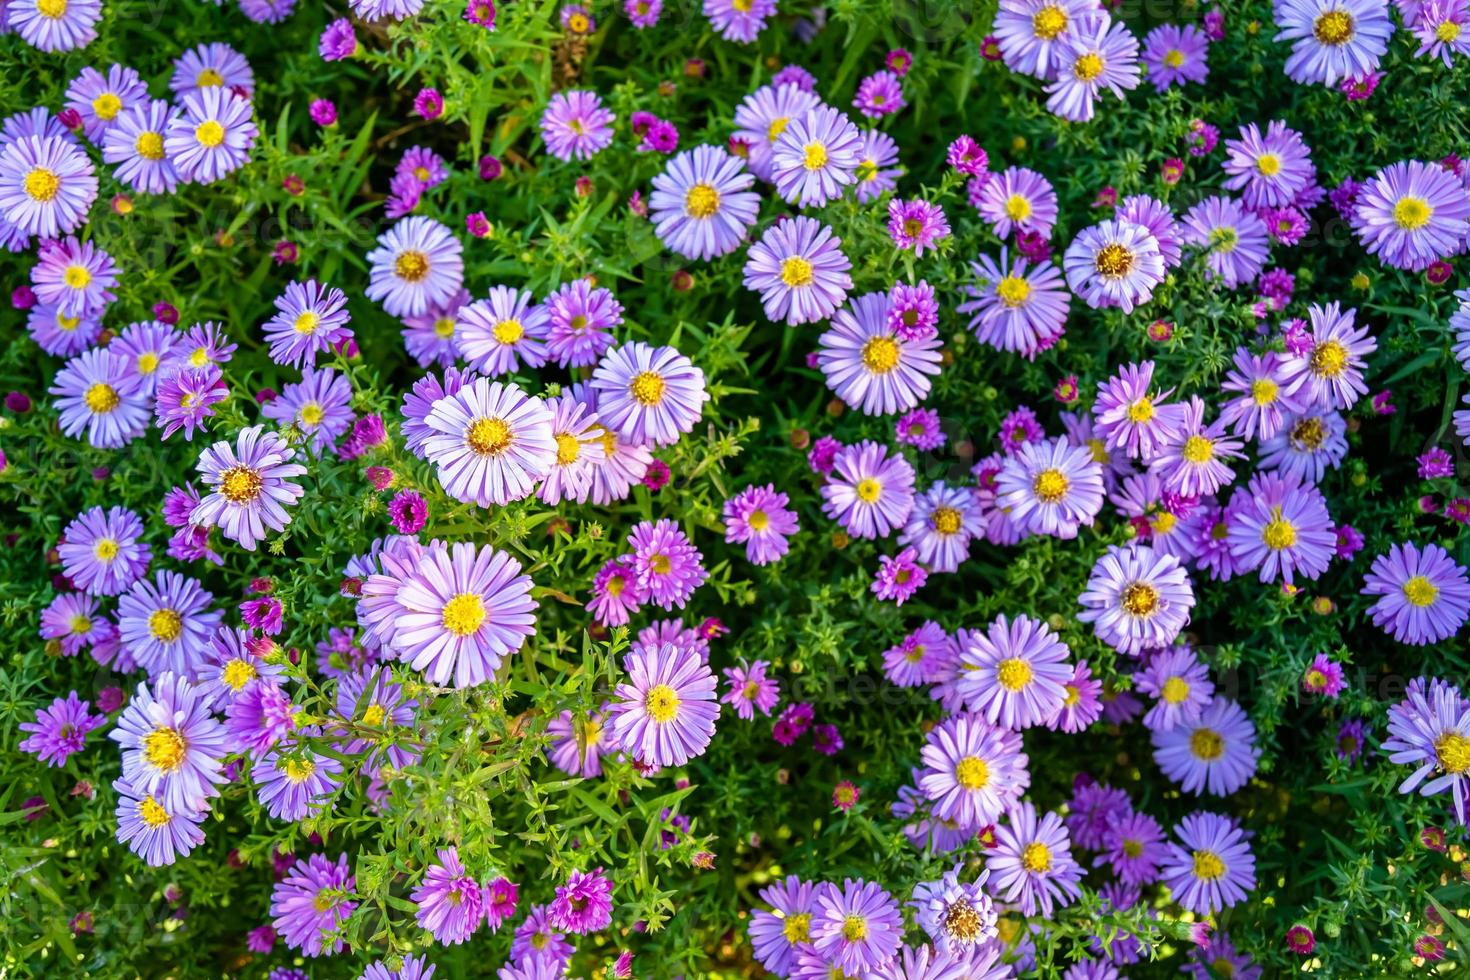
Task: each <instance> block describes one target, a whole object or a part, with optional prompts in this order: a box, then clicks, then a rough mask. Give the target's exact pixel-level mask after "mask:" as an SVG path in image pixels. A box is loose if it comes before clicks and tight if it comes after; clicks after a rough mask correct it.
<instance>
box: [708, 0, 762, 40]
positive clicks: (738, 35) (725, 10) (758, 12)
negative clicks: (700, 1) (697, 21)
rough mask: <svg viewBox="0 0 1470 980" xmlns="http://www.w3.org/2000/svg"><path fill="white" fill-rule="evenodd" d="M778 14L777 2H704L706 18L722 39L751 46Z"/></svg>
mask: <svg viewBox="0 0 1470 980" xmlns="http://www.w3.org/2000/svg"><path fill="white" fill-rule="evenodd" d="M775 12H776V0H704V16H705V17H706V18H708V19H709V26H710V27H711V28H713V29H714V30H715V31H716V32H717V33H718V34H719V35H720V37H723V38H724V39H725V40H727V41H735V42H737V43H739V44H749V43H750V42H752V41H754V40H755V39H756V37H757V36H758V35H759V34H760V32H761V31H763V30H765V27H766V18H767V17H770V16H771V15H772V14H774V13H775Z"/></svg>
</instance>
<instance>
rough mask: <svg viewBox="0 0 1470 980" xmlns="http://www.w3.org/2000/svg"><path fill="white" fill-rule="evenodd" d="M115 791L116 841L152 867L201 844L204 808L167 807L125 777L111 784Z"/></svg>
mask: <svg viewBox="0 0 1470 980" xmlns="http://www.w3.org/2000/svg"><path fill="white" fill-rule="evenodd" d="M112 788H113V790H114V791H115V792H116V793H117V809H116V811H115V812H114V815H115V817H116V818H117V842H118V843H119V844H126V845H128V850H130V851H132V852H133V853H134V854H136V855H137V856H138V857H140V858H142V859H143V862H144V863H145V864H147V865H148V866H149V867H151V868H160V867H166V866H167V865H170V864H173V863H174V862H175V861H177V860H178V859H179V858H181V857H187V856H188V855H189V852H190V851H192V850H193V849H194V848H195V847H197V846H198V845H200V844H202V843H204V831H203V830H201V829H200V827H199V824H200V823H201V822H203V820H204V814H205V812H206V811H205V810H202V809H199V808H196V807H193V806H183V807H179V806H167V807H165V805H164V804H163V803H161V802H159V800H158V798H157V797H156V796H154V795H153V794H152V793H149V792H146V791H144V790H142V789H139V788H137V787H136V786H135V785H134V784H133V783H131V782H129V781H128V780H127V779H115V780H113V783H112Z"/></svg>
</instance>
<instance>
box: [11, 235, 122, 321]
mask: <svg viewBox="0 0 1470 980" xmlns="http://www.w3.org/2000/svg"><path fill="white" fill-rule="evenodd" d="M31 285H32V286H34V287H35V293H36V298H37V299H38V300H40V302H42V303H44V304H46V305H48V306H51V307H53V308H55V309H56V311H57V313H59V314H62V315H65V316H75V317H88V318H95V317H99V316H101V315H102V312H103V310H105V309H106V308H107V306H108V304H109V303H111V302H112V301H113V300H115V299H116V298H117V297H116V296H115V295H113V293H112V289H111V287H113V286H116V285H117V264H116V263H114V262H113V261H112V256H110V255H108V254H107V253H106V252H105V251H103V250H102V249H100V248H97V247H96V246H95V245H93V244H92V243H91V242H79V241H77V239H76V238H75V237H73V236H67V237H66V238H65V239H63V240H62V241H58V242H50V243H43V244H42V246H41V248H40V261H39V262H37V263H36V265H35V266H34V267H33V268H32V269H31Z"/></svg>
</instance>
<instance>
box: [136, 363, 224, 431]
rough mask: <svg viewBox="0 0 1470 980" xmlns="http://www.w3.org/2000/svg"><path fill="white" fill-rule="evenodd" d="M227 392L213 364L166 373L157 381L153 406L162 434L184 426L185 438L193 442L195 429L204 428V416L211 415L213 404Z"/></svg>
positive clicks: (209, 416)
mask: <svg viewBox="0 0 1470 980" xmlns="http://www.w3.org/2000/svg"><path fill="white" fill-rule="evenodd" d="M228 394H229V389H228V388H227V387H225V382H224V377H223V376H222V375H221V374H220V369H219V368H217V367H215V366H214V365H213V364H210V365H206V366H205V367H202V368H183V369H182V370H178V371H174V372H172V373H170V374H168V375H166V376H165V377H164V379H163V380H162V381H161V382H159V384H158V391H157V396H156V398H155V400H154V407H153V414H154V418H155V419H156V420H157V424H158V426H159V428H161V429H162V430H163V432H162V436H161V438H164V439H167V438H168V437H169V436H171V435H173V434H174V433H175V432H177V431H179V430H180V429H183V430H184V438H185V439H186V440H188V441H191V442H192V441H193V439H194V430H195V429H199V430H201V431H203V428H204V426H203V422H204V420H205V419H207V418H211V417H213V416H214V406H215V405H216V404H218V403H219V402H222V401H224V400H225V396H226V395H228Z"/></svg>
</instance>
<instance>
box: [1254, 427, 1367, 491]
mask: <svg viewBox="0 0 1470 980" xmlns="http://www.w3.org/2000/svg"><path fill="white" fill-rule="evenodd" d="M1347 451H1348V441H1347V423H1346V422H1344V421H1343V418H1342V416H1341V415H1339V414H1338V413H1337V412H1318V411H1308V412H1303V413H1302V414H1300V415H1293V416H1289V417H1288V418H1287V420H1286V425H1285V428H1283V429H1282V430H1281V432H1279V433H1278V434H1277V435H1276V436H1275V437H1274V438H1271V439H1263V440H1262V441H1261V459H1260V468H1261V469H1263V470H1270V469H1274V470H1280V471H1282V472H1285V473H1291V474H1293V475H1295V476H1297V477H1298V478H1300V479H1301V481H1302V482H1303V483H1320V482H1322V477H1323V475H1324V474H1325V473H1326V472H1327V470H1328V468H1329V467H1331V468H1332V469H1337V468H1338V467H1340V466H1341V465H1342V460H1343V457H1345V456H1346V455H1347Z"/></svg>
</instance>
